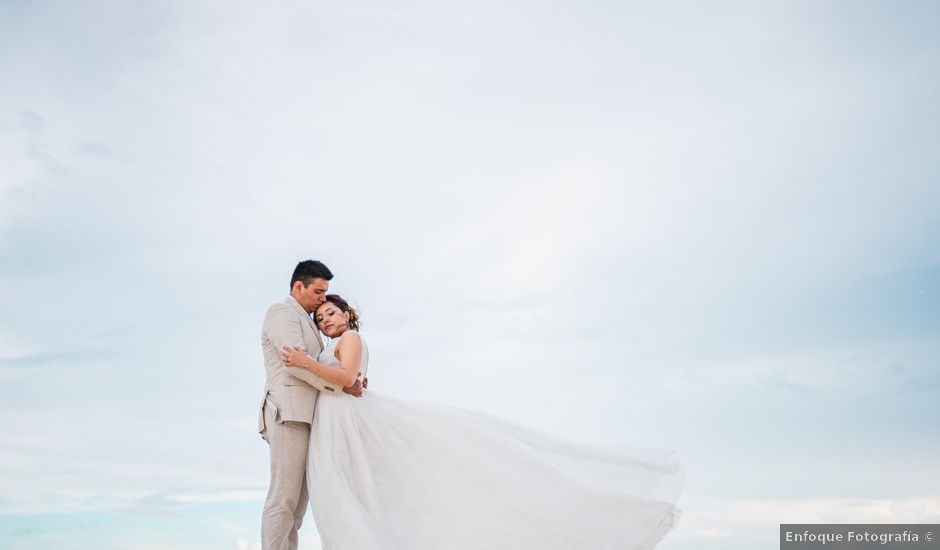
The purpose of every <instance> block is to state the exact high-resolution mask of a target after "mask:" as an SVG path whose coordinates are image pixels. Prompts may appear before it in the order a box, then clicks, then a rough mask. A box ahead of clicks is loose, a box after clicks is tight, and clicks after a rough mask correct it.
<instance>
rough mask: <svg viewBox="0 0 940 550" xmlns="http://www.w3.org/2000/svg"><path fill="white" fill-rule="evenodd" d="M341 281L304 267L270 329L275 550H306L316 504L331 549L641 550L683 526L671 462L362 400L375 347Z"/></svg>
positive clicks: (265, 342)
mask: <svg viewBox="0 0 940 550" xmlns="http://www.w3.org/2000/svg"><path fill="white" fill-rule="evenodd" d="M332 278H333V274H332V273H331V272H330V270H329V269H328V268H327V267H326V266H325V265H324V264H323V263H321V262H318V261H314V260H306V261H303V262H300V263H299V264H298V265H297V267H296V269H295V270H294V273H293V275H292V277H291V283H290V285H291V286H290V288H291V292H290V296H289V297H288V298H287V299H286V300H285V301H284V302H281V303H278V304H274V305H273V306H271V307H270V308H269V309H268V313H267V316H266V317H265V320H264V326H263V328H262V336H261V340H262V347H263V349H264V360H265V369H266V370H267V382H266V384H265V398H264V401H263V403H262V407H261V420H260V425H259V430H260V432H261V435H262V437H263V438H264V439H265V440H266V441H267V442H268V445H269V447H270V456H271V481H270V486H269V490H268V496H267V499H266V501H265V505H264V513H263V516H262V526H261V537H262V547H263V548H264V549H265V550H281V549H292V550H294V549H296V548H297V544H298V537H297V530H298V529H299V528H300V526H301V523H302V521H303V517H304V513H305V512H306V508H307V503H308V500H309V501H310V502H312V508H313V515H314V518H315V520H316V523H317V528H318V530H319V532H320V540H321V542H322V545H323V548H324V550H575V549H584V550H615V549H616V550H628V549H630V550H632V549H636V550H640V549H649V548H653V547H654V546H655V545H656V544H657V543H659V542H660V540H662V538H663V537H665V536H666V534H667V533H668V532H669V531H670V530H671V529H672V528H673V526H674V525H675V524H676V522H677V521H678V519H679V515H680V512H679V510H678V509H677V508H676V507H675V506H674V503H675V501H676V499H677V498H678V493H679V489H680V486H681V482H682V470H681V467H680V465H679V463H678V462H677V461H676V459H675V454H674V453H673V452H672V451H665V450H657V449H636V448H628V449H624V448H605V447H591V446H585V445H580V444H574V443H569V442H565V441H563V440H559V439H556V438H553V437H550V436H547V435H543V434H541V433H538V432H535V431H532V430H529V429H525V428H522V427H519V426H517V425H514V424H511V423H508V422H506V421H503V420H500V419H497V418H493V417H490V416H487V415H484V414H481V413H477V412H473V411H469V410H465V409H459V408H454V407H447V406H443V405H433V404H428V403H418V402H412V401H406V400H400V399H395V398H393V397H389V396H385V395H382V394H380V393H375V392H373V391H372V390H366V391H363V388H365V387H366V386H367V385H368V379H367V378H365V376H366V374H367V369H368V363H369V352H368V348H367V346H366V342H365V340H364V339H363V338H362V336H361V335H360V334H359V331H358V328H359V317H358V314H357V312H356V311H355V310H354V309H353V308H351V307H350V306H349V304H348V303H347V302H346V301H345V300H344V299H343V298H341V297H340V296H337V295H335V294H327V292H328V290H329V282H330V281H331V280H332ZM320 333H322V334H323V335H324V336H326V337H328V338H329V339H330V340H329V343H328V344H327V345H326V346H324V345H323V342H322V340H321V336H320Z"/></svg>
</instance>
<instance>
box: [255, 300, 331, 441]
mask: <svg viewBox="0 0 940 550" xmlns="http://www.w3.org/2000/svg"><path fill="white" fill-rule="evenodd" d="M284 346H291V347H293V346H297V347H300V348H301V349H303V350H305V351H306V352H307V355H310V356H311V357H313V358H316V357H317V356H318V355H319V354H320V352H321V351H323V342H322V341H321V340H320V333H319V332H318V331H317V329H316V326H314V324H313V319H311V318H310V314H309V313H307V312H306V311H305V310H304V308H303V307H301V305H300V304H299V303H298V302H297V300H295V299H294V298H293V297H290V296H288V297H287V299H286V300H284V301H283V302H281V303H278V304H274V305H273V306H271V307H270V308H268V313H267V315H265V317H264V325H263V326H262V328H261V348H262V350H263V351H264V368H265V371H266V372H267V380H266V381H265V385H264V390H265V401H267V402H268V403H270V404H271V405H273V406H274V407H275V408H276V409H277V412H276V414H275V419H276V421H277V422H284V421H295V422H306V423H308V424H309V423H311V422H312V421H313V411H314V407H315V405H316V402H317V396H318V395H319V392H320V391H325V392H330V393H337V392H341V391H343V388H341V387H339V386H337V385H336V384H333V383H332V382H327V381H326V380H324V379H323V378H320V377H319V376H317V375H316V374H313V373H312V372H310V371H308V370H307V369H301V368H294V367H285V366H284V361H283V360H282V359H281V349H282V348H283V347H284ZM261 409H262V411H261V414H260V419H259V422H258V431H259V432H261V433H264V401H262V402H261Z"/></svg>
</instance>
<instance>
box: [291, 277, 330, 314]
mask: <svg viewBox="0 0 940 550" xmlns="http://www.w3.org/2000/svg"><path fill="white" fill-rule="evenodd" d="M296 284H297V286H298V292H297V296H294V298H296V299H297V301H298V302H300V305H301V306H302V307H303V308H304V309H305V310H307V312H308V313H312V312H314V311H316V310H317V308H318V307H320V304H322V303H323V302H325V301H326V292H327V291H328V290H329V289H330V282H329V281H327V280H326V279H321V278H319V277H317V278H315V279H314V280H313V281H311V282H310V284H309V285H307V286H304V285H303V283H302V282H300V281H297V283H296Z"/></svg>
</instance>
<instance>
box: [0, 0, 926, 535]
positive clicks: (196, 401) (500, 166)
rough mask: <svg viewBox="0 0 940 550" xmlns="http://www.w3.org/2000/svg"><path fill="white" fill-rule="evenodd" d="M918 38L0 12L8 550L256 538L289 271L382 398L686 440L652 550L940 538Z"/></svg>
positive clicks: (663, 9) (734, 24)
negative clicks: (798, 527) (672, 525)
mask: <svg viewBox="0 0 940 550" xmlns="http://www.w3.org/2000/svg"><path fill="white" fill-rule="evenodd" d="M938 23H940V9H938V8H937V6H936V5H934V4H933V3H931V2H906V3H904V4H903V5H899V4H895V3H889V2H828V3H817V2H791V3H778V2H766V3H754V2H747V3H745V2H727V3H711V4H709V5H708V6H707V7H706V6H704V5H702V4H698V3H692V2H677V3H670V4H653V3H645V4H644V3H622V2H616V3H613V2H587V3H584V2H581V3H574V2H568V3H562V2H554V3H540V2H527V1H520V2H508V3H507V2H502V3H469V2H467V3H464V2H448V3H439V2H406V3H397V4H395V5H394V6H393V5H381V4H367V3H359V2H343V3H326V4H324V3H319V4H311V3H304V2H299V1H298V2H282V3H278V4H277V5H271V4H260V3H249V2H232V3H226V4H225V5H222V4H218V3H210V2H164V3H160V4H151V5H146V6H144V5H134V6H131V5H128V4H126V3H121V2H90V3H84V4H83V5H82V6H78V5H75V4H73V3H66V2H30V3H26V2H5V3H3V4H0V78H2V81H3V82H4V85H3V86H0V165H2V166H3V169H2V170H0V303H2V304H3V307H2V309H0V424H2V425H3V426H4V427H3V429H2V430H0V466H2V467H0V546H3V547H10V548H95V549H98V548H128V547H133V548H246V549H248V548H253V547H254V546H255V545H256V544H257V542H258V540H259V536H258V530H259V521H258V517H259V515H260V508H261V500H262V498H263V493H264V490H265V488H266V482H267V479H266V468H267V450H266V447H265V446H264V443H263V441H261V439H260V438H258V437H257V435H256V434H255V433H254V429H255V425H256V411H257V405H258V403H259V402H260V400H261V397H262V395H261V388H262V386H263V369H262V360H261V354H260V346H259V329H260V322H261V319H262V316H263V313H264V311H265V309H266V307H267V306H268V305H269V304H270V303H272V302H274V301H278V300H280V299H282V298H283V296H284V294H285V293H286V290H287V279H288V278H289V274H290V271H291V269H292V268H293V265H294V263H295V262H296V261H297V260H299V259H304V258H311V257H313V258H318V259H322V260H324V261H325V262H327V263H328V265H330V267H331V268H332V269H333V271H334V272H335V273H336V279H335V280H334V282H333V289H334V290H336V291H338V292H341V293H343V294H344V295H347V296H348V297H350V298H352V299H353V301H354V302H355V303H357V304H358V305H359V306H360V309H361V310H362V314H363V318H364V327H363V333H364V335H365V336H366V337H367V338H368V339H369V342H370V350H371V351H372V356H373V357H372V363H373V364H372V366H371V368H370V375H371V376H370V378H371V379H372V383H373V384H374V389H375V390H376V391H382V392H385V393H388V394H392V395H398V396H402V397H407V398H413V399H421V400H428V401H439V402H446V403H452V404H456V405H460V406H466V407H470V408H474V409H478V410H481V411H485V412H488V413H491V414H497V415H500V416H503V417H506V418H509V419H512V420H514V421H517V422H520V423H523V424H526V425H529V426H532V427H534V428H537V429H539V430H542V431H546V432H549V433H554V434H557V435H558V436H560V437H565V438H569V439H576V440H581V441H586V442H591V443H601V444H609V445H628V446H654V447H666V448H672V449H677V450H678V451H679V452H680V454H681V456H682V458H683V460H684V462H685V465H686V470H687V474H686V478H687V479H686V490H685V493H684V495H683V498H682V500H681V501H680V506H681V507H682V508H683V510H684V512H685V515H684V517H683V521H682V523H681V524H680V525H679V527H678V528H677V530H676V531H675V533H674V534H673V535H671V536H670V537H669V538H668V539H667V540H666V541H665V542H664V543H663V545H662V548H664V549H666V550H669V549H672V550H684V549H691V548H695V549H709V548H722V549H726V548H727V549H739V548H740V549H744V548H747V549H751V548H775V547H776V546H777V542H776V540H777V539H776V536H777V524H779V523H787V522H789V523H800V522H803V523H810V522H827V521H838V522H846V523H862V522H865V521H897V522H933V523H938V522H940V475H938V474H937V470H936V466H935V463H936V457H937V456H938V452H940V443H938V441H940V439H938V437H937V436H938V435H940V433H938V427H937V421H936V405H935V404H936V403H937V400H938V397H940V374H938V367H940V339H938V338H937V335H938V333H940V331H938V329H940V252H938V250H940V247H938V246H937V236H938V235H940V214H938V212H940V209H938V208H937V204H940V174H938V165H937V163H936V151H937V150H938V146H940V132H938V128H940V115H938V112H937V109H936V107H935V105H934V104H935V103H936V98H937V97H938V96H940V76H938V75H940V70H938V69H940V44H938V40H937V38H936V37H935V34H936V33H935V32H934V31H935V29H936V28H937V26H938ZM310 519H312V518H309V516H308V520H310ZM303 532H304V537H305V538H304V544H305V547H306V548H308V549H312V548H317V547H318V542H317V539H316V532H315V527H314V526H313V522H312V521H309V523H308V526H307V527H305V529H304V530H303Z"/></svg>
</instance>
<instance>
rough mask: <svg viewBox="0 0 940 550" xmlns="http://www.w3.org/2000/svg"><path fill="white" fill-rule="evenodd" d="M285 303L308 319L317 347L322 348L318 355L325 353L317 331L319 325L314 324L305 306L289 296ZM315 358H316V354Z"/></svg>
mask: <svg viewBox="0 0 940 550" xmlns="http://www.w3.org/2000/svg"><path fill="white" fill-rule="evenodd" d="M284 301H285V302H286V303H288V304H290V306H291V307H293V308H294V310H295V311H297V313H298V314H299V315H300V316H301V317H303V318H304V319H306V322H307V326H308V327H309V328H310V330H311V331H312V332H313V337H314V338H315V339H316V342H317V345H318V346H320V349H319V350H317V353H319V352H321V351H323V340H321V339H320V331H319V330H317V325H316V324H315V323H314V322H313V318H312V317H310V314H309V313H307V310H305V309H304V308H303V306H301V305H300V302H298V301H297V300H295V299H294V297H293V296H288V297H287V299H286V300H284ZM313 357H314V358H316V354H314V355H313Z"/></svg>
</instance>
